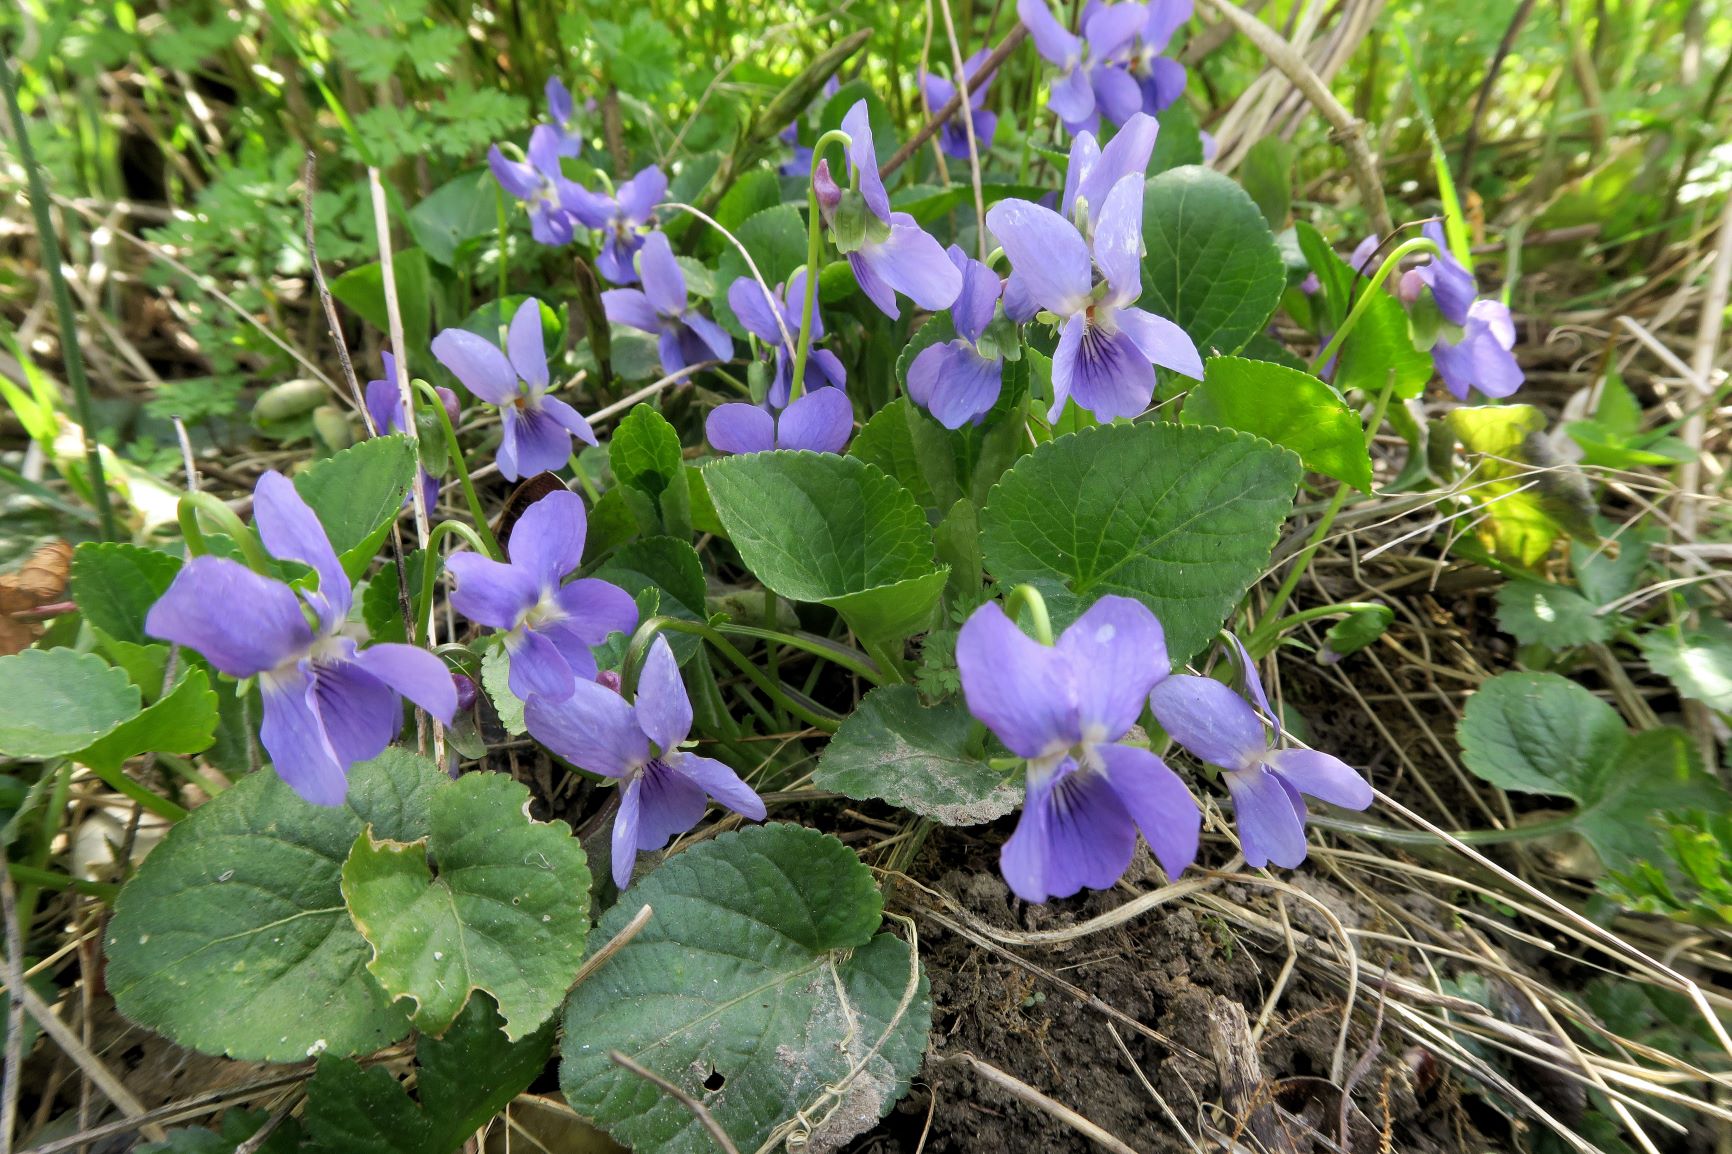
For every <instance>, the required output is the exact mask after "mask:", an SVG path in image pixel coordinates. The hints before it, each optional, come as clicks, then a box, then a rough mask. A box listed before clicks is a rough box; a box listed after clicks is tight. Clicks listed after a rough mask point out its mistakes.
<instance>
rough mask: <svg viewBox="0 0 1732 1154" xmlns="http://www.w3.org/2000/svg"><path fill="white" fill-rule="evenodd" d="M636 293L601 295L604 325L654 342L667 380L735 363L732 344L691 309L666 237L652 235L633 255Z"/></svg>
mask: <svg viewBox="0 0 1732 1154" xmlns="http://www.w3.org/2000/svg"><path fill="white" fill-rule="evenodd" d="M637 263H638V275H639V276H640V277H641V278H642V284H643V287H642V288H641V289H633V288H622V289H608V290H607V291H606V292H604V293H602V294H601V303H602V307H603V308H604V309H605V310H606V311H607V319H608V320H610V321H612V322H613V323H614V324H618V325H626V326H628V327H630V328H634V329H639V330H641V331H643V332H646V333H652V334H654V335H655V336H656V337H657V338H658V339H657V344H656V351H657V354H658V356H659V357H660V359H661V366H662V372H663V374H665V375H667V376H672V375H673V374H675V373H678V372H681V371H683V370H684V369H685V368H686V367H687V366H689V365H695V364H699V363H701V362H703V361H710V360H715V361H731V360H733V359H734V338H733V337H730V336H729V335H728V331H727V330H726V329H724V328H722V326H721V325H718V324H717V323H716V322H715V321H713V320H711V319H710V318H709V317H706V316H704V315H703V314H702V313H700V312H698V311H697V310H696V309H693V308H691V307H690V302H689V301H688V300H687V296H686V274H685V272H684V271H683V270H682V269H681V268H680V262H679V261H678V260H676V259H675V258H674V250H673V248H672V246H670V245H669V244H668V238H667V236H666V235H664V234H663V233H660V232H652V233H650V234H649V237H648V238H647V239H646V240H645V241H644V244H643V248H642V249H641V250H640V251H639V252H638V258H637Z"/></svg>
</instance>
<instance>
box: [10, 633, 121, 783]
mask: <svg viewBox="0 0 1732 1154" xmlns="http://www.w3.org/2000/svg"><path fill="white" fill-rule="evenodd" d="M140 704H141V702H140V698H139V693H138V687H137V686H136V685H134V684H132V682H131V681H129V680H128V679H127V676H126V673H125V672H124V671H122V670H119V669H116V668H115V667H114V666H112V665H110V664H108V662H106V661H104V660H103V659H102V658H100V657H98V656H97V655H96V654H94V653H78V652H76V651H74V650H71V649H26V650H24V651H23V652H22V653H14V654H11V655H9V656H6V657H0V753H3V754H6V755H7V756H9V757H36V758H42V757H61V756H64V755H66V754H69V753H76V752H78V751H79V750H81V749H84V748H85V747H86V746H89V745H91V744H93V743H94V742H96V741H98V740H100V739H101V738H103V737H106V736H107V735H108V734H110V733H112V732H114V730H115V729H116V728H118V727H119V726H120V725H121V724H123V723H124V722H126V721H129V720H131V719H132V718H134V717H136V716H137V715H138V711H139V707H140Z"/></svg>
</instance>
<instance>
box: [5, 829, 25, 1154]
mask: <svg viewBox="0 0 1732 1154" xmlns="http://www.w3.org/2000/svg"><path fill="white" fill-rule="evenodd" d="M10 867H11V863H10V862H8V861H7V860H6V847H5V846H0V917H4V918H5V919H6V992H7V994H8V998H9V1004H8V1006H7V1010H6V1077H5V1086H4V1090H3V1091H0V1154H12V1131H13V1130H14V1129H15V1128H16V1127H17V1125H18V1089H19V1085H20V1083H21V1082H22V1080H23V1078H22V1076H23V1073H24V994H23V990H24V935H23V933H22V932H21V931H20V930H19V928H18V894H17V891H16V890H14V889H13V888H12V871H11V868H10Z"/></svg>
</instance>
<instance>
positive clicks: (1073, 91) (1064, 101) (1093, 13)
mask: <svg viewBox="0 0 1732 1154" xmlns="http://www.w3.org/2000/svg"><path fill="white" fill-rule="evenodd" d="M1016 14H1017V16H1018V17H1019V18H1020V19H1021V20H1022V23H1023V26H1024V27H1026V28H1027V29H1028V34H1029V36H1030V37H1031V38H1032V39H1033V40H1034V46H1035V50H1036V51H1038V52H1039V53H1040V55H1041V57H1042V58H1043V59H1045V60H1046V61H1047V63H1049V64H1052V65H1054V66H1056V67H1057V68H1058V69H1059V71H1060V72H1062V73H1063V75H1062V76H1060V77H1059V79H1057V80H1055V81H1053V83H1052V87H1051V92H1050V95H1049V96H1048V97H1047V104H1046V106H1047V107H1048V108H1050V109H1052V111H1053V112H1054V113H1055V114H1056V115H1057V116H1058V118H1059V119H1060V120H1061V121H1063V122H1064V126H1065V129H1066V131H1068V132H1072V133H1076V132H1093V131H1095V130H1096V129H1097V128H1099V127H1100V118H1101V112H1102V111H1103V106H1105V107H1106V108H1108V109H1111V110H1113V111H1116V112H1118V114H1119V116H1118V119H1121V120H1122V119H1124V118H1125V117H1128V116H1129V115H1130V114H1131V113H1132V112H1134V111H1136V110H1137V109H1140V108H1141V107H1142V103H1143V96H1142V89H1141V88H1140V87H1139V86H1138V84H1137V82H1136V80H1134V79H1133V78H1132V77H1131V75H1130V74H1129V73H1128V72H1126V71H1125V69H1124V68H1123V67H1121V66H1118V65H1120V64H1121V63H1122V59H1121V58H1122V57H1123V56H1124V53H1125V50H1126V49H1127V48H1128V47H1129V46H1130V43H1131V40H1132V39H1133V38H1134V37H1135V36H1136V35H1137V34H1138V33H1139V32H1141V31H1142V30H1143V29H1144V27H1145V25H1146V24H1147V21H1148V14H1147V13H1146V12H1145V11H1144V9H1143V6H1142V5H1141V4H1128V3H1127V4H1105V5H1099V6H1093V7H1091V8H1090V9H1086V10H1085V11H1084V13H1083V19H1082V34H1081V35H1080V36H1079V35H1077V34H1076V33H1074V32H1072V31H1070V30H1069V29H1068V28H1066V27H1065V26H1064V25H1063V24H1061V23H1059V21H1058V18H1057V17H1055V16H1054V15H1053V14H1052V10H1051V9H1050V8H1048V7H1047V6H1046V0H1017V4H1016ZM1103 98H1104V99H1103Z"/></svg>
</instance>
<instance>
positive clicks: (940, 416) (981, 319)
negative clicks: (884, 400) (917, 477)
mask: <svg viewBox="0 0 1732 1154" xmlns="http://www.w3.org/2000/svg"><path fill="white" fill-rule="evenodd" d="M949 253H950V260H951V262H952V263H953V264H955V265H956V267H957V269H958V270H960V271H961V273H962V291H961V292H960V293H958V294H957V297H956V303H955V304H953V305H951V306H950V320H951V324H952V326H953V327H954V328H955V329H956V338H955V339H954V340H949V341H944V342H942V343H941V344H935V345H929V346H927V347H926V348H924V349H921V350H920V355H919V356H917V357H915V358H914V363H913V364H911V365H909V366H908V395H909V397H911V398H912V399H913V401H914V403H915V404H917V405H919V406H920V407H921V408H923V409H925V410H926V411H927V412H929V413H931V414H932V417H933V419H934V420H936V421H937V422H938V423H939V424H941V425H943V426H944V427H945V428H947V429H960V428H961V427H962V426H963V425H966V424H968V423H969V422H971V421H974V422H978V421H979V420H980V419H981V418H983V417H984V416H986V414H987V413H989V412H991V411H992V406H993V405H995V404H997V403H998V394H999V392H1000V390H1001V389H1002V388H1003V385H1004V355H1003V354H1002V353H1001V352H1000V351H999V349H998V346H997V344H996V342H992V341H987V342H986V343H984V344H983V343H982V338H983V337H985V335H986V330H987V326H988V325H990V324H992V319H993V316H994V314H995V313H996V312H997V311H998V299H999V295H1000V293H1001V292H1002V291H1003V288H1004V285H1003V282H1001V281H1000V280H999V279H998V274H997V273H995V272H993V271H992V269H990V268H989V267H987V266H986V265H985V264H982V263H981V262H980V261H977V260H974V259H973V258H971V257H969V256H968V255H967V254H966V253H964V252H963V251H962V249H961V248H959V247H957V246H956V245H951V246H950V250H949ZM711 442H712V443H714V438H711Z"/></svg>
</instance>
